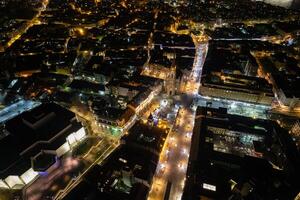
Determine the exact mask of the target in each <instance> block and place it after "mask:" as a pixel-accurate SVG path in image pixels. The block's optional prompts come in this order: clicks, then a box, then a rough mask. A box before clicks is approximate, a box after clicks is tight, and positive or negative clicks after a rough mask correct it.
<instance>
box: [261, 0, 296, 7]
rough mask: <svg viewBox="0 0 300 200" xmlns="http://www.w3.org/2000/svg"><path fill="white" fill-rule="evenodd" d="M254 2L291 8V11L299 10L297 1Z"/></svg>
mask: <svg viewBox="0 0 300 200" xmlns="http://www.w3.org/2000/svg"><path fill="white" fill-rule="evenodd" d="M256 1H263V2H265V3H269V4H272V5H276V6H281V7H285V8H291V9H299V8H300V1H299V0H256Z"/></svg>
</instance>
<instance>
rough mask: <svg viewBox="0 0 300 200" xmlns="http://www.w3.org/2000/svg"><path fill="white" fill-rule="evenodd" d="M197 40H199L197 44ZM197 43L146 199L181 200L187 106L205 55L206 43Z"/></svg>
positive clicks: (190, 113)
mask: <svg viewBox="0 0 300 200" xmlns="http://www.w3.org/2000/svg"><path fill="white" fill-rule="evenodd" d="M198 42H199V43H198ZM198 42H195V43H196V57H195V60H194V65H193V69H192V72H191V74H190V77H189V79H188V82H187V83H186V84H185V85H184V86H181V88H184V91H183V92H184V93H185V94H184V95H186V94H187V95H188V96H187V99H185V100H184V101H182V102H181V109H180V110H179V112H178V115H177V118H176V120H175V125H174V127H173V129H172V130H171V131H170V133H169V135H168V137H167V140H166V142H165V145H164V147H163V150H162V152H161V154H160V160H159V164H158V166H157V169H156V174H155V176H154V179H153V184H152V187H151V191H150V193H149V196H148V200H161V199H164V198H167V199H170V200H180V199H181V196H182V192H183V188H184V183H185V177H186V170H187V165H188V160H189V152H190V147H191V138H192V131H193V128H194V119H195V110H192V109H191V108H190V105H191V102H193V99H194V97H196V94H198V89H199V86H200V80H201V74H202V67H203V64H204V61H205V57H206V54H207V50H208V49H207V47H208V46H207V42H203V41H198ZM168 182H170V183H171V184H172V185H171V192H170V196H169V197H165V196H166V195H168V194H166V191H165V190H166V186H167V183H168Z"/></svg>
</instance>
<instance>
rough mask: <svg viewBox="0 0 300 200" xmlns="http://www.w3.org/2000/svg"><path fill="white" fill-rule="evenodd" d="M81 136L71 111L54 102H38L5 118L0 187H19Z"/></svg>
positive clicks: (0, 138) (1, 136)
mask: <svg viewBox="0 0 300 200" xmlns="http://www.w3.org/2000/svg"><path fill="white" fill-rule="evenodd" d="M84 137H85V130H84V128H83V127H82V125H81V123H79V122H77V120H76V117H75V114H74V113H72V112H70V111H68V110H66V109H64V108H62V107H61V106H59V105H57V104H52V103H51V104H41V105H40V106H38V107H36V108H34V109H32V110H30V111H27V112H24V113H22V114H20V115H18V116H16V117H14V118H13V119H11V120H9V121H7V122H6V123H5V124H4V125H3V126H2V127H1V132H0V155H1V159H2V160H1V163H0V187H3V188H12V189H18V188H22V187H23V186H24V185H26V184H28V183H30V182H31V181H33V180H34V179H35V178H36V177H37V176H38V174H39V172H44V171H47V169H48V168H49V167H50V166H52V165H53V164H54V163H55V162H56V160H57V159H58V158H59V157H61V156H62V155H63V154H65V153H66V152H67V151H69V150H70V149H71V148H72V147H73V146H74V145H75V144H76V143H77V142H79V141H81V140H82V139H83V138H84Z"/></svg>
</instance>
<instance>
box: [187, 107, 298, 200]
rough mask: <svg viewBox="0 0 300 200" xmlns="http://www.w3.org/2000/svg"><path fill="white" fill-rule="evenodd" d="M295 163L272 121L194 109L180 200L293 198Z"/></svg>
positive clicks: (293, 152) (292, 148) (286, 140)
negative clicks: (195, 112) (191, 136)
mask: <svg viewBox="0 0 300 200" xmlns="http://www.w3.org/2000/svg"><path fill="white" fill-rule="evenodd" d="M298 158H299V154H298V151H297V149H296V146H295V144H294V143H293V141H292V139H291V138H290V136H289V135H288V133H287V132H286V131H285V130H283V129H282V128H280V127H279V126H278V125H277V124H276V123H275V122H272V121H268V120H255V119H252V118H246V117H240V116H235V115H229V114H226V110H224V109H211V108H204V107H201V108H198V110H197V117H196V123H195V128H194V135H193V138H192V147H191V152H190V159H189V166H188V172H187V181H186V186H185V189H184V194H183V199H184V200H190V199H200V198H201V197H208V198H212V199H251V200H252V199H282V200H283V199H293V198H295V197H296V195H297V193H298V192H299V185H298V184H297V182H298V179H297V177H299V173H298V172H297V169H298V168H299V166H300V165H299V160H298Z"/></svg>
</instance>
